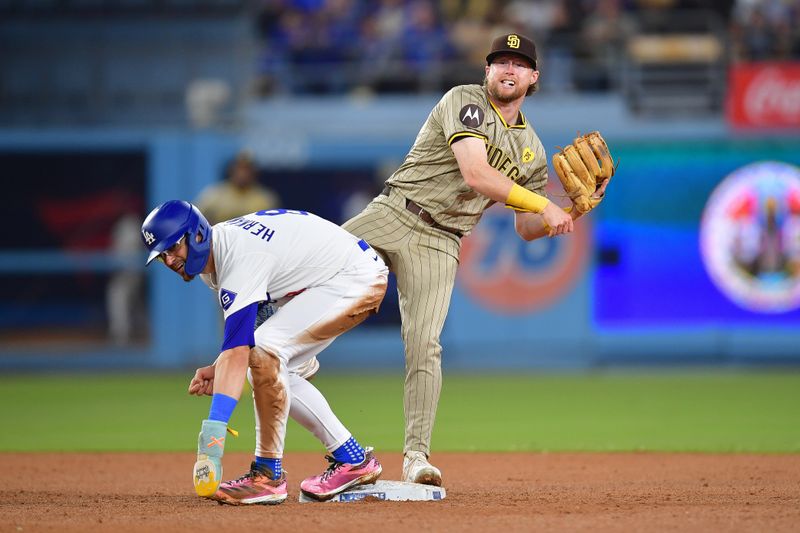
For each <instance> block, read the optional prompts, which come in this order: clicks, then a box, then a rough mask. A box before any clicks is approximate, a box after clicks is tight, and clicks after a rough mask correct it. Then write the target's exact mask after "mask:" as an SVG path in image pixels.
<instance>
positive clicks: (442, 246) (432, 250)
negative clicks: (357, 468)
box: [342, 189, 461, 454]
mask: <svg viewBox="0 0 800 533" xmlns="http://www.w3.org/2000/svg"><path fill="white" fill-rule="evenodd" d="M342 227H343V228H344V229H346V230H347V231H349V232H350V233H352V234H353V235H356V236H357V237H359V238H362V239H364V240H365V241H367V242H368V243H369V245H370V246H372V248H374V249H375V250H377V251H378V253H380V254H381V256H382V257H383V259H384V261H385V262H386V264H387V265H388V266H389V269H390V270H391V271H392V272H394V273H395V276H396V277H397V292H398V294H399V297H400V317H401V320H402V327H401V333H402V337H403V343H404V344H405V349H406V378H405V387H404V391H403V408H404V412H405V418H406V428H405V443H404V447H403V452H404V453H405V452H408V451H412V450H413V451H421V452H424V453H426V454H430V447H431V433H432V432H433V422H434V419H435V418H436V407H437V405H438V403H439V393H440V391H441V388H442V359H441V357H442V347H441V345H440V344H439V336H440V335H441V332H442V327H443V326H444V320H445V318H446V317H447V311H448V309H449V308H450V297H451V295H452V293H453V284H454V283H455V277H456V268H457V267H458V253H459V248H460V246H461V243H460V241H459V239H458V238H457V237H456V236H454V235H451V234H450V233H447V232H445V231H442V230H438V229H435V228H431V227H430V226H428V225H427V224H426V223H425V222H423V221H422V220H420V219H419V217H417V216H416V215H414V214H412V213H410V212H409V211H407V210H406V209H405V198H403V196H402V195H401V194H400V193H399V192H398V191H396V190H395V189H392V190H391V194H390V196H388V197H387V196H383V195H381V196H378V197H377V198H375V199H374V200H373V201H372V203H370V204H369V205H368V206H367V207H366V208H365V209H364V211H362V212H361V213H360V214H358V215H356V216H355V217H353V218H352V219H350V220H348V221H347V222H345V223H344V224H343V225H342Z"/></svg>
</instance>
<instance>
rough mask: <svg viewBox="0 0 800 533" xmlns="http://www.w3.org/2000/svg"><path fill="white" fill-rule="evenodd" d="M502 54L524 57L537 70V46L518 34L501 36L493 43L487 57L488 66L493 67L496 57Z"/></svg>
mask: <svg viewBox="0 0 800 533" xmlns="http://www.w3.org/2000/svg"><path fill="white" fill-rule="evenodd" d="M500 54H517V55H519V56H522V57H524V58H525V59H527V60H528V61H530V62H531V65H533V69H534V70H536V45H535V44H533V41H531V40H530V39H528V38H527V37H525V36H524V35H520V34H518V33H509V34H506V35H501V36H500V37H497V38H496V39H495V40H494V41H492V49H491V51H490V52H489V55H488V56H486V64H487V65H491V64H492V60H493V59H494V57H495V56H497V55H500Z"/></svg>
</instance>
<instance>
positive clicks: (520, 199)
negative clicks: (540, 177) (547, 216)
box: [506, 183, 550, 213]
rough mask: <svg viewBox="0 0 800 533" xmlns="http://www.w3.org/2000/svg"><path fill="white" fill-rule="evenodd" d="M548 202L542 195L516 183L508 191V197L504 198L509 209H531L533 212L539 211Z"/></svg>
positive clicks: (542, 209)
mask: <svg viewBox="0 0 800 533" xmlns="http://www.w3.org/2000/svg"><path fill="white" fill-rule="evenodd" d="M549 203H550V200H548V199H547V198H545V197H544V196H541V195H538V194H536V193H535V192H531V191H529V190H528V189H525V188H524V187H520V186H519V185H517V184H516V183H515V184H513V185H512V186H511V192H509V193H508V198H507V199H506V205H507V206H508V207H510V208H511V209H515V210H517V211H531V212H533V213H541V212H542V211H544V208H545V207H547V204H549Z"/></svg>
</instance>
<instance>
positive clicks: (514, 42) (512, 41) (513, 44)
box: [506, 33, 519, 48]
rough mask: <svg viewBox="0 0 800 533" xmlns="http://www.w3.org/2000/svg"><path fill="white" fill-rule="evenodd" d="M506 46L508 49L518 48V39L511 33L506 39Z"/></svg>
mask: <svg viewBox="0 0 800 533" xmlns="http://www.w3.org/2000/svg"><path fill="white" fill-rule="evenodd" d="M506 44H507V45H508V47H509V48H519V37H518V36H516V35H514V34H513V33H512V34H511V35H509V36H508V39H506Z"/></svg>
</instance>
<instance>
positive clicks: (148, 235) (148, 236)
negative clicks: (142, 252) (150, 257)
mask: <svg viewBox="0 0 800 533" xmlns="http://www.w3.org/2000/svg"><path fill="white" fill-rule="evenodd" d="M142 237H144V242H146V243H147V246H150V245H151V244H153V243H154V242H156V236H155V235H153V234H152V233H150V232H149V231H147V230H142Z"/></svg>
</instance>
